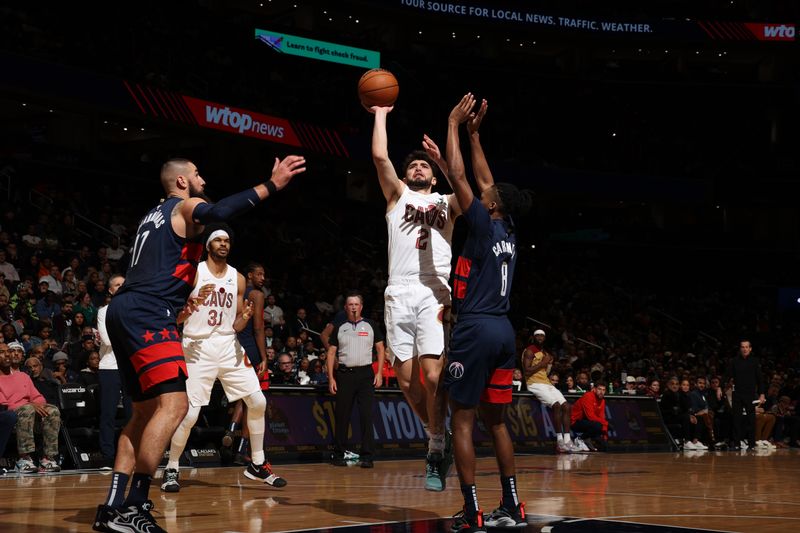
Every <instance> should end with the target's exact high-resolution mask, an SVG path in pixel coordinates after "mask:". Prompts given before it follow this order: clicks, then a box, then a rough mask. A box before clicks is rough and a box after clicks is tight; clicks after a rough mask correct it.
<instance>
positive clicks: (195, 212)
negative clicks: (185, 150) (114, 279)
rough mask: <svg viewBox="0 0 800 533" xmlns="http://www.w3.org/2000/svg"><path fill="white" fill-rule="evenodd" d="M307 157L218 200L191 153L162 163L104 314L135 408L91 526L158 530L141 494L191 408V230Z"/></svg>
mask: <svg viewBox="0 0 800 533" xmlns="http://www.w3.org/2000/svg"><path fill="white" fill-rule="evenodd" d="M304 165H305V159H304V158H302V157H300V156H294V155H290V156H288V157H286V158H285V159H283V160H282V161H280V160H278V159H277V158H276V159H275V164H274V165H273V167H272V176H271V178H270V180H269V181H267V182H266V183H262V184H260V185H256V186H255V187H252V188H250V189H247V190H245V191H243V192H240V193H237V194H234V195H232V196H229V197H227V198H224V199H222V200H220V201H219V202H217V203H210V202H208V201H206V199H205V197H204V196H203V189H204V187H205V181H204V180H203V178H202V177H201V176H200V173H199V171H198V170H197V167H196V166H195V165H194V163H192V162H191V161H189V160H186V159H171V160H169V161H167V162H166V163H165V164H164V165H163V167H162V168H161V185H162V186H163V187H164V191H165V192H166V194H167V199H166V200H164V201H163V202H161V203H160V204H159V205H158V206H156V207H155V208H153V209H152V210H151V211H150V212H149V213H148V214H147V215H145V217H144V218H143V219H142V221H141V222H140V223H139V229H138V231H137V233H136V238H135V240H134V244H133V250H132V252H131V262H130V267H129V269H128V273H127V275H126V280H125V283H124V284H123V285H122V287H121V288H120V289H119V290H118V291H117V293H116V295H115V296H114V298H113V299H112V300H111V303H110V304H109V306H108V314H107V316H106V326H107V328H108V334H109V337H110V339H111V344H112V346H113V348H114V354H115V355H116V357H117V361H118V363H119V370H120V374H121V377H122V380H123V383H124V386H125V390H126V393H127V394H129V395H130V396H131V399H132V400H133V416H132V417H131V419H130V421H129V422H128V424H127V425H126V426H125V428H124V429H123V430H122V435H120V438H119V445H118V447H117V457H116V460H115V463H114V474H113V476H112V479H111V487H110V489H109V493H108V497H107V499H106V503H105V504H103V505H100V506H98V509H97V515H96V517H95V521H94V524H93V528H94V529H95V530H97V531H132V532H139V531H147V532H155V533H158V532H160V531H163V529H161V528H160V527H159V526H158V525H157V524H156V522H155V519H153V516H152V515H151V514H150V509H151V508H152V503H151V502H150V501H149V500H148V493H149V490H150V482H151V480H152V476H153V475H154V474H155V471H156V468H157V467H158V463H159V462H160V461H161V457H162V454H163V453H164V449H165V448H166V446H167V443H168V442H169V439H170V438H171V437H172V434H173V433H174V432H175V429H176V428H177V427H178V424H180V422H181V420H183V418H184V416H185V415H186V413H187V411H188V401H187V396H186V376H187V371H186V362H185V360H184V357H183V348H182V346H181V342H180V339H179V335H178V329H177V322H176V319H177V314H178V311H179V310H180V309H181V308H183V307H184V305H185V304H186V302H187V297H188V296H189V294H190V293H191V291H192V288H193V282H194V278H195V274H196V271H197V263H198V261H199V260H200V255H201V253H202V251H203V243H201V242H196V238H197V237H198V236H199V235H200V234H201V233H202V232H203V228H204V225H205V224H208V223H211V222H220V221H224V220H227V219H229V218H231V217H233V216H235V215H238V214H241V213H244V212H245V211H247V210H249V209H251V208H252V207H254V206H255V205H256V204H257V203H259V202H261V201H263V200H265V199H266V198H267V197H268V196H272V195H273V194H275V193H276V192H277V191H278V190H280V189H283V188H284V187H285V186H286V185H287V184H288V183H289V181H291V179H292V178H293V177H294V176H295V175H297V174H299V173H301V172H303V171H305V167H304ZM200 297H202V298H204V297H205V295H202V294H201V295H200ZM134 468H135V470H134ZM131 476H132V477H131ZM129 479H130V480H131V489H130V492H129V494H128V496H127V498H125V488H126V485H127V484H128V480H129Z"/></svg>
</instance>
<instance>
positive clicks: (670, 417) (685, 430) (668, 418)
mask: <svg viewBox="0 0 800 533" xmlns="http://www.w3.org/2000/svg"><path fill="white" fill-rule="evenodd" d="M680 388H681V386H680V382H679V381H678V378H677V377H675V376H673V377H671V378H670V379H669V381H667V388H666V390H665V391H664V394H662V395H661V416H662V418H663V419H664V424H665V425H666V426H667V429H669V432H670V434H671V435H672V436H673V438H675V440H676V441H678V442H679V443H683V449H684V450H687V451H689V450H696V449H697V448H696V447H695V446H694V444H693V443H692V438H693V437H694V424H697V419H695V422H694V424H692V420H691V418H692V417H691V415H690V414H689V408H690V406H691V404H690V403H689V396H688V395H687V394H681V390H680Z"/></svg>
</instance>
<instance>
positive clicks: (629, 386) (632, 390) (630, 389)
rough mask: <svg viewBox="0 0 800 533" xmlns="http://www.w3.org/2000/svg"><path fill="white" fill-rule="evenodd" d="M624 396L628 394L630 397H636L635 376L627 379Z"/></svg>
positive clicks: (623, 391)
mask: <svg viewBox="0 0 800 533" xmlns="http://www.w3.org/2000/svg"><path fill="white" fill-rule="evenodd" d="M622 394H628V395H630V396H635V395H636V378H635V377H633V376H628V377H626V378H625V388H624V389H623V390H622Z"/></svg>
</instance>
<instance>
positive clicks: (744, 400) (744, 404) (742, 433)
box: [731, 391, 756, 448]
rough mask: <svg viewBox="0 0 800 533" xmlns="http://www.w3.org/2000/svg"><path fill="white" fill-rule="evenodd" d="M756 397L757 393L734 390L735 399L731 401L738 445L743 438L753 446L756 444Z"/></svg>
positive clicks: (734, 439)
mask: <svg viewBox="0 0 800 533" xmlns="http://www.w3.org/2000/svg"><path fill="white" fill-rule="evenodd" d="M755 398H756V395H755V393H751V394H744V393H740V394H736V391H734V392H733V401H732V402H731V407H732V411H733V443H734V444H735V445H737V446H738V445H739V441H742V440H747V444H748V446H750V447H751V448H754V447H755V445H756V406H755V405H753V400H754V399H755ZM743 413H744V414H743Z"/></svg>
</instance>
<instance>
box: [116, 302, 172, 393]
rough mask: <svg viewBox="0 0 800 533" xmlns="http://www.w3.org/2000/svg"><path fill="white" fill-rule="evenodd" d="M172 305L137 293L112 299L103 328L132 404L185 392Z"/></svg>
mask: <svg viewBox="0 0 800 533" xmlns="http://www.w3.org/2000/svg"><path fill="white" fill-rule="evenodd" d="M175 318H176V317H175V311H174V310H173V309H172V306H171V305H170V304H169V303H167V302H165V301H164V300H162V299H161V298H157V297H155V296H151V295H148V294H142V293H137V292H125V293H122V294H117V295H115V296H114V297H113V298H112V299H111V303H110V304H109V306H108V314H107V315H106V328H107V329H108V336H109V338H110V339H111V346H112V348H113V349H114V355H115V357H116V358H117V365H118V366H119V372H120V375H121V377H122V382H123V387H124V388H125V392H127V393H128V395H130V397H131V399H132V400H133V401H135V402H138V401H144V400H148V399H151V398H155V397H156V396H158V395H160V394H164V393H167V392H178V391H185V390H186V384H185V381H186V376H187V375H188V371H187V370H186V361H185V360H184V358H183V347H182V346H181V339H180V334H179V333H178V324H177V322H176V321H175Z"/></svg>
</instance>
